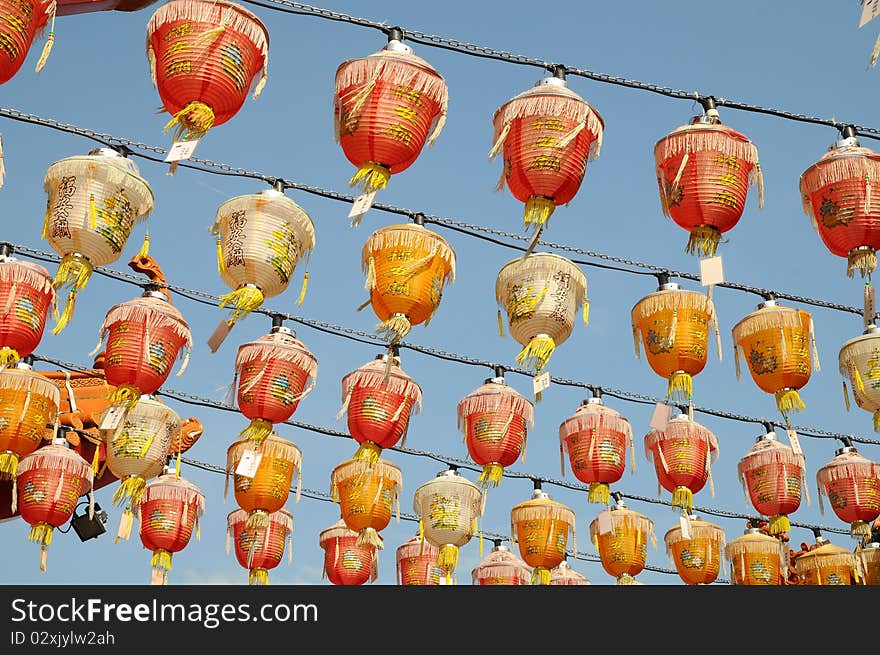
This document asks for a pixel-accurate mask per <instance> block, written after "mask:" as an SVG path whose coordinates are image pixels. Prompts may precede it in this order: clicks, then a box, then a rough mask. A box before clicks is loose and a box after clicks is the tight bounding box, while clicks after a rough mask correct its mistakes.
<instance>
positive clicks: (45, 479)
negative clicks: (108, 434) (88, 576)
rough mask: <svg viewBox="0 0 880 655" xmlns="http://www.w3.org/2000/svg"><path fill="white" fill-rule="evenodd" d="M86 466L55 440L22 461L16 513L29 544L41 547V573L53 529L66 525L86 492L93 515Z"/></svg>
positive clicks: (90, 478)
mask: <svg viewBox="0 0 880 655" xmlns="http://www.w3.org/2000/svg"><path fill="white" fill-rule="evenodd" d="M93 480H94V472H93V471H92V467H91V466H90V465H89V463H88V462H87V461H86V460H84V459H83V458H82V457H80V456H79V455H78V454H77V453H76V452H75V451H73V450H71V449H70V448H68V446H67V441H66V439H65V438H64V437H63V436H62V437H56V438H55V439H53V440H52V443H51V444H49V445H46V446H43V447H42V448H39V449H37V450H35V451H34V452H32V453H30V454H28V455H26V456H24V457H22V459H21V461H20V462H19V464H18V472H17V478H16V486H17V488H18V510H19V512H20V513H21V518H22V519H24V520H25V522H27V523H28V524H29V525H30V526H31V531H30V534H29V535H28V541H35V542H37V543H38V544H40V570H41V571H45V570H46V557H47V554H48V548H49V545H50V544H51V543H52V534H53V532H54V530H55V528H57V527H60V526H62V525H64V524H65V523H67V521H68V520H69V519H70V517H71V516H72V515H73V512H74V510H75V509H76V506H77V504H78V502H79V499H80V497H81V496H83V495H84V494H85V493H86V492H89V516H91V515H92V513H93V511H94V497H93V496H92V482H93Z"/></svg>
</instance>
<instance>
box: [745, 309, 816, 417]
mask: <svg viewBox="0 0 880 655" xmlns="http://www.w3.org/2000/svg"><path fill="white" fill-rule="evenodd" d="M733 343H734V348H735V352H734V360H735V361H736V371H737V379H739V377H740V364H739V359H740V357H742V358H743V359H744V360H745V361H746V363H747V364H748V365H749V372H750V373H751V374H752V380H754V381H755V384H757V385H758V387H759V388H760V389H761V391H763V392H765V393H772V394H774V396H775V398H776V407H777V408H778V409H779V411H780V412H781V413H782V415H783V416H787V415H788V413H789V412H797V411H800V410H803V409H804V408H805V405H804V402H803V400H801V397H800V394H799V393H798V391H799V390H800V389H802V388H803V387H804V386H806V384H807V382H809V381H810V375H811V374H812V371H813V368H815V369H816V370H817V371H818V370H819V355H818V352H817V351H816V336H815V333H814V330H813V318H812V317H811V316H810V313H809V312H807V311H804V310H803V309H792V308H790V307H782V306H781V305H779V303H778V302H777V301H776V300H773V299H769V300H765V301H764V302H762V303H761V304H760V305H758V309H757V310H755V311H754V312H752V313H751V314H749V315H748V316H746V317H745V318H743V319H742V320H741V321H740V322H739V323H737V324H736V325H734V326H733ZM811 347H812V353H813V360H812V363H811V360H810V349H811Z"/></svg>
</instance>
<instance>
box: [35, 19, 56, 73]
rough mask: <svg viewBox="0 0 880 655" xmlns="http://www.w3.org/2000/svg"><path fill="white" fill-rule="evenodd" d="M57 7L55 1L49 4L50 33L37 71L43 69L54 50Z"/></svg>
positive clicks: (38, 61) (38, 62)
mask: <svg viewBox="0 0 880 655" xmlns="http://www.w3.org/2000/svg"><path fill="white" fill-rule="evenodd" d="M55 7H56V4H55V3H54V2H53V3H52V4H51V5H49V9H48V13H49V16H50V17H51V21H50V22H51V25H50V26H49V33H48V34H47V35H46V43H45V45H43V51H42V52H41V53H40V58H39V59H38V60H37V68H36V70H37V73H39V72H40V71H42V70H43V66H45V65H46V60H47V59H49V53H51V52H52V44H54V43H55Z"/></svg>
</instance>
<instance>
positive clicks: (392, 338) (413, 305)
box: [361, 223, 455, 344]
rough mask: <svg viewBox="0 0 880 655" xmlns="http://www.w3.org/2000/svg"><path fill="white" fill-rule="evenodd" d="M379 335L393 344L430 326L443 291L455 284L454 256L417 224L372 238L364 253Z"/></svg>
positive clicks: (378, 232)
mask: <svg viewBox="0 0 880 655" xmlns="http://www.w3.org/2000/svg"><path fill="white" fill-rule="evenodd" d="M361 266H362V268H363V271H364V273H365V274H366V276H367V278H366V282H365V284H364V287H365V288H366V289H367V291H369V292H370V303H371V305H372V307H373V312H374V313H375V314H376V316H377V317H378V318H379V320H380V321H382V322H381V323H379V324H378V325H377V326H376V333H377V334H379V335H381V336H382V338H384V339H387V340H388V341H389V342H390V343H392V344H394V343H397V342H398V341H400V340H401V339H403V338H404V337H405V336H406V335H407V334H409V331H410V330H411V329H412V326H413V325H420V324H422V323H424V324H425V326H427V325H428V324H429V323H430V322H431V319H432V318H433V317H434V313H435V312H436V311H437V308H438V307H439V306H440V300H441V298H442V296H443V285H444V284H445V283H446V282H447V281H448V282H450V283H452V282H453V281H455V251H454V250H453V249H452V247H451V246H450V245H449V244H448V243H447V242H446V239H444V238H443V237H441V236H440V235H439V234H436V233H435V232H432V231H431V230H429V229H428V228H426V227H424V226H423V225H419V224H416V223H413V224H407V223H403V224H401V225H388V226H385V227H380V228H379V229H378V230H376V231H375V232H373V234H372V235H371V236H370V238H369V239H367V242H366V243H365V244H364V247H363V250H362V252H361Z"/></svg>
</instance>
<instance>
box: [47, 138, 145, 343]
mask: <svg viewBox="0 0 880 655" xmlns="http://www.w3.org/2000/svg"><path fill="white" fill-rule="evenodd" d="M43 187H44V189H45V191H46V194H47V196H48V202H47V206H46V220H45V223H44V225H43V238H44V239H45V240H46V241H48V243H49V245H50V246H51V247H52V250H54V251H55V252H57V253H58V254H59V255H60V256H61V262H60V263H59V264H58V270H57V272H56V273H55V277H54V278H53V280H52V285H53V286H54V288H55V291H56V292H57V291H60V290H61V289H62V288H64V287H68V291H67V300H66V303H65V306H64V311H63V313H62V314H61V316H60V317H59V318H58V322H57V324H56V325H55V328H54V329H53V331H52V332H53V333H54V334H58V333H59V332H61V330H63V329H64V327H65V326H66V325H67V323H68V322H69V321H70V319H71V318H72V317H73V310H74V304H75V302H76V296H77V293H78V292H79V291H81V290H82V289H83V287H85V286H86V284H87V283H88V281H89V278H90V277H91V275H92V271H93V270H94V267H95V266H107V265H108V264H113V263H114V262H116V261H117V260H118V259H119V257H120V256H121V255H122V250H123V249H124V248H125V245H126V243H128V238H129V236H131V231H132V229H133V228H134V225H135V223H137V222H139V221H142V220H144V219H145V218H146V217H147V216H148V215H149V214H150V212H152V211H153V191H152V189H151V188H150V185H149V184H148V183H147V181H146V180H144V179H143V178H142V177H141V176H140V174H139V172H138V168H137V165H136V164H135V163H134V162H133V161H132V160H130V159H128V158H126V157H123V156H122V155H120V154H119V153H118V152H116V151H115V150H113V149H111V148H98V149H96V150H92V151H91V152H89V154H88V155H74V156H73V157H67V158H65V159H61V160H59V161H56V162H55V163H54V164H52V165H51V166H49V169H48V170H47V171H46V177H45V179H44V182H43Z"/></svg>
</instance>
